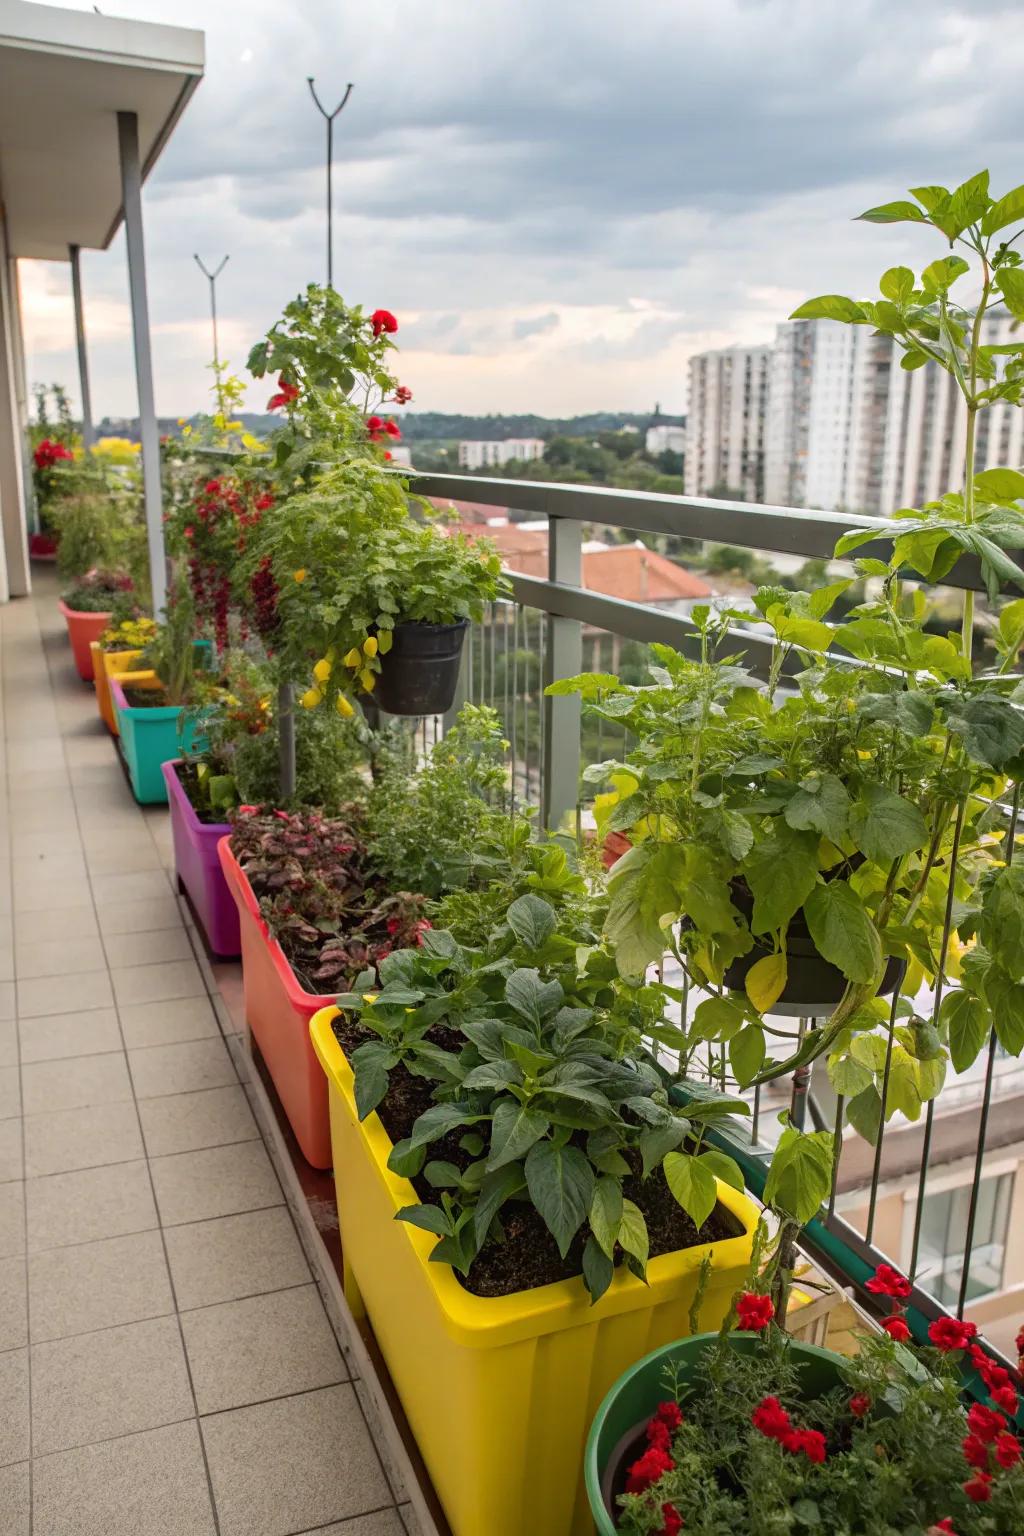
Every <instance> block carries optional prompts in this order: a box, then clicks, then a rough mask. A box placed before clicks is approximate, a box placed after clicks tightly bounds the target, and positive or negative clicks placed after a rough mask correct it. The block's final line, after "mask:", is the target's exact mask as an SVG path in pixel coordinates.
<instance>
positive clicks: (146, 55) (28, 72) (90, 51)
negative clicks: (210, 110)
mask: <svg viewBox="0 0 1024 1536" xmlns="http://www.w3.org/2000/svg"><path fill="white" fill-rule="evenodd" d="M203 61H204V47H203V34H202V32H197V31H193V30H187V29H186V28H184V27H165V26H157V25H154V24H153V23H152V22H145V21H121V20H118V19H116V18H114V17H112V16H100V15H97V14H95V13H94V12H92V11H68V10H62V9H58V8H57V7H54V6H48V5H35V4H29V3H28V0H0V198H2V200H3V207H4V212H5V215H6V220H7V236H8V242H9V250H10V253H11V255H13V256H29V257H37V258H40V259H42V260H44V261H45V260H51V261H66V260H67V258H68V247H69V246H71V245H78V246H81V247H83V249H97V250H102V249H105V247H106V246H108V245H109V244H110V241H111V240H112V239H113V237H114V235H115V234H116V232H117V229H118V227H119V225H120V223H121V219H122V212H123V211H122V207H121V168H120V160H119V156H118V138H117V114H118V112H134V113H135V114H136V115H137V117H138V124H139V155H140V159H141V162H142V174H143V177H146V176H147V175H148V174H149V172H150V171H151V170H152V168H153V166H154V165H155V163H156V161H157V158H158V157H159V154H160V151H161V150H162V149H163V147H164V145H165V144H166V143H167V140H168V138H169V137H170V135H171V132H172V130H173V128H174V125H175V124H176V122H177V121H178V118H179V117H180V116H181V113H182V111H183V110H184V108H185V105H186V103H187V102H188V99H189V97H190V96H191V94H192V92H193V91H194V90H195V88H196V86H197V85H198V84H199V81H200V79H201V78H202V74H203Z"/></svg>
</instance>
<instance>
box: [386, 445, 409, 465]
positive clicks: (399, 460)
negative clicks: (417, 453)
mask: <svg viewBox="0 0 1024 1536" xmlns="http://www.w3.org/2000/svg"><path fill="white" fill-rule="evenodd" d="M390 452H391V462H392V464H395V465H397V466H398V467H399V468H400V469H411V468H412V449H411V448H406V447H404V446H401V445H399V446H397V447H394V448H392V449H391V450H390Z"/></svg>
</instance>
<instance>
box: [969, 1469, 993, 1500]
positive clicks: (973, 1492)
mask: <svg viewBox="0 0 1024 1536" xmlns="http://www.w3.org/2000/svg"><path fill="white" fill-rule="evenodd" d="M991 1485H992V1474H991V1472H975V1474H974V1476H973V1477H972V1478H971V1480H970V1482H967V1483H964V1484H963V1490H964V1493H966V1495H967V1497H968V1498H969V1499H970V1501H971V1503H972V1504H987V1503H988V1501H989V1499H990V1498H991V1497H992V1486H991Z"/></svg>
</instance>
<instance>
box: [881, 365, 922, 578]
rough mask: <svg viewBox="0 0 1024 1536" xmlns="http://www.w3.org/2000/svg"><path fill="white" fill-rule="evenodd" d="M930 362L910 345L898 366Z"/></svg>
mask: <svg viewBox="0 0 1024 1536" xmlns="http://www.w3.org/2000/svg"><path fill="white" fill-rule="evenodd" d="M930 362H931V358H930V357H929V356H928V353H927V352H919V351H918V350H917V348H916V347H911V348H910V349H909V350H908V351H906V352H904V354H903V356H902V357H901V358H900V367H901V368H902V369H903V370H904V372H905V373H913V371H914V369H915V368H923V367H925V365H926V364H927V363H930ZM876 574H878V573H877V572H876Z"/></svg>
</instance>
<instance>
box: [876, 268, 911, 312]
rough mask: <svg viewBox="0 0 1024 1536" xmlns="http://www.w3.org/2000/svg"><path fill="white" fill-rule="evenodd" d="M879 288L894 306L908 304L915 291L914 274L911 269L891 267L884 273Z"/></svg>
mask: <svg viewBox="0 0 1024 1536" xmlns="http://www.w3.org/2000/svg"><path fill="white" fill-rule="evenodd" d="M878 286H879V288H880V289H881V291H882V293H883V294H884V295H885V297H886V298H887V299H891V300H892V301H893V303H894V304H906V302H907V300H908V299H909V298H910V295H911V294H912V293H913V291H914V274H913V272H911V270H910V268H909V267H890V268H889V270H888V272H883V273H882V276H881V278H880V279H879V283H878Z"/></svg>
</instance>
